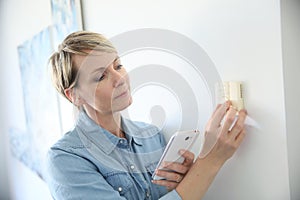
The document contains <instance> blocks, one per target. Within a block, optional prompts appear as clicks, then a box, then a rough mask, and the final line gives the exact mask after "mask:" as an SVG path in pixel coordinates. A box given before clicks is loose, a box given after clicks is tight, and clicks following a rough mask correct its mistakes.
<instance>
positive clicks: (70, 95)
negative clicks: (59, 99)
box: [64, 88, 84, 106]
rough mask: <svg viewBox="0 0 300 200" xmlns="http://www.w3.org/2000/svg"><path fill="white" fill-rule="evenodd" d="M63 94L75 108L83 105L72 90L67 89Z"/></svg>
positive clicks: (81, 100) (82, 101)
mask: <svg viewBox="0 0 300 200" xmlns="http://www.w3.org/2000/svg"><path fill="white" fill-rule="evenodd" d="M64 93H65V95H66V97H67V98H68V99H69V101H71V102H72V103H73V104H74V105H75V106H81V105H82V104H83V103H84V100H83V99H82V98H81V97H80V96H79V95H78V94H76V93H75V90H74V88H67V89H65V90H64Z"/></svg>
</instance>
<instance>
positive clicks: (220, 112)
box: [211, 101, 231, 129]
mask: <svg viewBox="0 0 300 200" xmlns="http://www.w3.org/2000/svg"><path fill="white" fill-rule="evenodd" d="M230 104H231V103H230V101H226V102H225V103H224V104H222V105H221V106H219V107H217V109H216V110H215V112H214V114H213V115H212V118H211V119H212V121H211V127H212V128H213V129H214V128H218V127H219V126H220V123H221V121H222V119H223V118H224V116H225V114H226V111H227V110H228V108H229V107H230Z"/></svg>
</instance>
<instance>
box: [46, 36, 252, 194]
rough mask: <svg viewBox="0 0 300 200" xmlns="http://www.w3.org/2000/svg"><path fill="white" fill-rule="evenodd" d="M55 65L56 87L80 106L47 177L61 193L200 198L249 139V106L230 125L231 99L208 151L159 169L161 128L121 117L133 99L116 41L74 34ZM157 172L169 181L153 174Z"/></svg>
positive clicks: (213, 122)
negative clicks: (247, 132) (247, 113)
mask: <svg viewBox="0 0 300 200" xmlns="http://www.w3.org/2000/svg"><path fill="white" fill-rule="evenodd" d="M50 64H51V69H52V77H53V82H54V85H55V87H56V89H57V90H58V91H59V92H60V93H61V94H62V95H63V96H64V97H66V98H67V99H68V100H69V101H70V102H71V103H73V104H74V105H75V106H76V107H77V108H78V109H79V116H78V119H77V122H76V125H75V127H74V129H73V130H72V131H70V132H68V133H66V134H65V135H64V136H63V137H62V138H61V139H60V140H59V141H58V142H57V143H56V144H55V145H53V146H52V148H51V149H50V150H49V154H48V172H49V176H48V178H47V182H48V185H49V188H50V191H51V194H52V196H53V197H54V198H55V199H201V198H202V197H203V195H204V194H205V192H206V191H207V189H208V187H209V185H210V183H211V182H212V180H213V179H214V177H215V175H216V174H217V172H218V171H219V169H220V168H221V167H222V165H223V164H224V162H225V161H226V160H227V159H228V158H230V157H231V156H232V155H233V153H234V152H235V150H236V149H237V148H238V146H239V145H240V143H241V141H242V140H243V138H244V135H245V130H244V120H245V116H246V111H244V110H243V111H240V113H239V115H238V116H239V117H238V120H237V123H236V124H235V126H234V127H233V128H232V129H231V131H228V130H229V128H230V126H231V124H232V122H233V119H234V117H235V115H236V111H235V110H234V109H233V108H230V103H229V102H226V103H225V104H223V105H219V106H218V107H217V108H216V110H215V112H214V113H213V115H212V117H211V119H210V121H209V122H208V125H207V127H206V135H207V137H216V136H217V138H218V139H217V141H216V142H214V143H213V145H212V143H211V144H209V143H206V144H204V146H205V149H209V150H210V149H211V150H210V151H209V153H208V154H207V155H205V156H202V157H201V158H200V157H197V159H195V162H194V155H193V154H192V153H191V152H189V151H187V150H186V151H181V152H180V153H181V154H182V156H183V157H184V159H185V160H184V162H183V163H182V164H178V163H165V168H168V169H170V170H169V171H163V170H157V171H155V172H154V170H155V167H156V164H157V163H158V161H159V158H160V156H161V155H162V152H163V149H164V147H165V145H166V143H165V140H164V137H163V135H162V134H161V133H160V132H159V130H158V129H157V128H156V127H154V126H152V125H149V124H145V123H142V122H133V121H130V120H128V119H125V118H122V116H121V115H120V111H122V110H124V109H125V108H127V107H128V106H129V105H130V104H131V103H132V98H131V95H130V85H129V80H128V76H127V72H126V71H125V69H124V68H123V66H122V65H121V62H120V58H119V57H118V54H117V51H116V49H115V48H114V47H113V46H112V44H111V43H110V42H109V41H108V40H107V39H106V38H104V37H103V36H102V35H100V34H97V33H92V32H87V31H79V32H75V33H72V34H70V35H69V36H68V37H67V38H66V39H65V40H64V41H63V43H62V44H61V45H60V46H59V50H58V52H55V53H53V55H52V56H51V58H50ZM225 115H226V118H225V121H224V123H223V125H222V126H221V125H220V124H221V121H222V119H223V118H224V116H225ZM153 173H156V174H157V175H158V176H161V177H164V178H165V180H156V181H153V180H151V176H152V174H153Z"/></svg>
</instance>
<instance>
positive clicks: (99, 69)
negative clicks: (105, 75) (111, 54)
mask: <svg viewBox="0 0 300 200" xmlns="http://www.w3.org/2000/svg"><path fill="white" fill-rule="evenodd" d="M118 59H120V57H119V56H117V57H116V58H115V59H114V61H113V62H112V63H114V62H116V61H117V60H118ZM106 68H107V67H99V68H97V69H95V70H94V71H92V74H94V73H95V72H99V71H100V72H103V71H105V69H106Z"/></svg>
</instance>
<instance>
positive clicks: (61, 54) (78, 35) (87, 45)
mask: <svg viewBox="0 0 300 200" xmlns="http://www.w3.org/2000/svg"><path fill="white" fill-rule="evenodd" d="M86 50H94V51H101V52H108V53H112V52H117V51H116V49H115V47H114V46H113V45H112V43H111V42H110V41H109V40H108V39H106V38H105V37H104V36H103V35H101V34H98V33H94V32H89V31H78V32H74V33H71V34H70V35H68V36H67V37H66V38H65V39H64V41H63V42H62V43H61V44H60V45H59V46H58V51H56V52H54V53H53V54H52V55H51V57H50V58H49V65H50V71H51V76H52V82H53V84H54V87H55V88H56V90H57V91H58V92H59V93H60V94H62V95H63V96H64V97H65V98H67V96H66V95H65V92H64V90H65V89H67V88H73V87H74V86H75V85H76V76H77V71H76V67H74V63H73V62H72V56H73V55H88V53H87V52H86ZM67 99H68V98H67ZM68 100H69V99H68Z"/></svg>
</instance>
